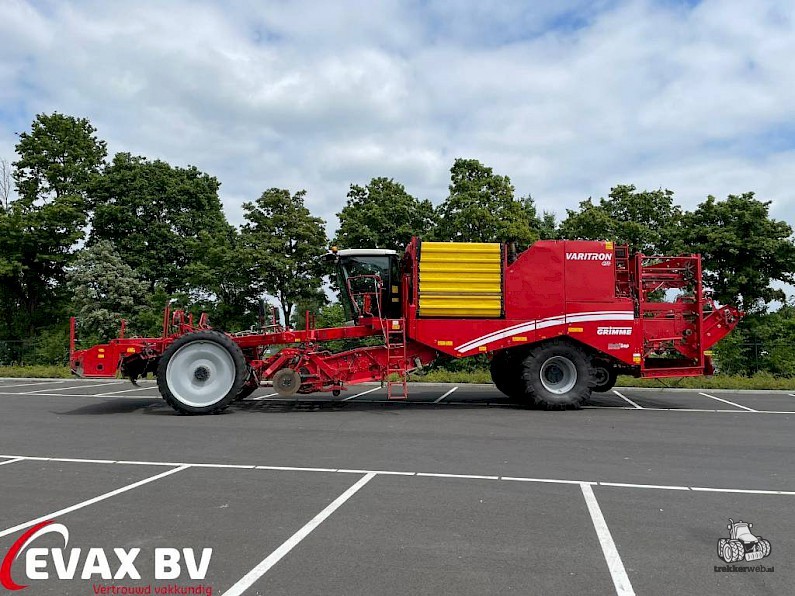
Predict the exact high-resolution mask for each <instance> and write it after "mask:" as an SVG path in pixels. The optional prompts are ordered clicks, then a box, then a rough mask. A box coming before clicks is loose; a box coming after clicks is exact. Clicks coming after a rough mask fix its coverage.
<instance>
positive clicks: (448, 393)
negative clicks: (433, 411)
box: [433, 387, 458, 404]
mask: <svg viewBox="0 0 795 596" xmlns="http://www.w3.org/2000/svg"><path fill="white" fill-rule="evenodd" d="M456 389H458V387H453V388H452V389H450V391H448V392H447V393H445V394H444V395H443V396H442V397H440V398H439V399H437V400H436V401H434V402H433V403H435V404H438V403H439V402H440V401H442V400H443V399H444V398H445V397H447V396H448V395H450V394H451V393H453V391H455V390H456Z"/></svg>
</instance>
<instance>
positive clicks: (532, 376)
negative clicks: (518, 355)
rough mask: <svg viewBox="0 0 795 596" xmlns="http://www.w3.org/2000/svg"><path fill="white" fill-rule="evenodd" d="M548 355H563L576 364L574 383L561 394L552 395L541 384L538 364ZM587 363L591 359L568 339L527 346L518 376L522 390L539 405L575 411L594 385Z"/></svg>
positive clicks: (550, 408) (588, 396)
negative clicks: (571, 387) (527, 351)
mask: <svg viewBox="0 0 795 596" xmlns="http://www.w3.org/2000/svg"><path fill="white" fill-rule="evenodd" d="M552 356H565V357H567V358H569V359H570V360H572V362H574V364H575V366H576V367H577V377H578V378H577V383H576V385H575V386H574V388H573V389H572V390H571V391H569V392H568V393H567V394H566V395H565V396H556V395H552V394H550V393H549V392H548V391H547V390H546V389H544V386H543V385H542V384H541V379H540V377H539V372H540V370H541V366H542V365H543V363H544V362H545V361H546V360H547V359H548V358H551V357H552ZM590 363H591V358H590V356H589V354H588V353H587V352H586V351H585V349H583V348H581V347H580V346H579V345H577V344H576V343H574V342H572V341H570V340H568V339H565V338H556V339H550V340H547V341H545V342H543V343H540V344H537V345H535V346H533V347H532V348H531V349H530V352H529V353H528V355H527V357H526V358H525V359H524V361H523V366H524V371H523V374H522V377H523V378H524V380H525V383H526V385H527V389H526V393H527V394H528V395H529V396H531V397H532V399H533V401H534V402H535V405H536V407H539V408H544V409H547V410H559V409H566V408H572V409H576V410H578V409H580V408H581V407H582V405H583V404H584V403H585V402H586V401H587V400H588V398H590V397H591V390H592V389H593V387H594V386H595V385H596V380H595V379H594V376H593V374H592V371H591V364H590Z"/></svg>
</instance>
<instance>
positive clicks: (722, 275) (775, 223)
mask: <svg viewBox="0 0 795 596" xmlns="http://www.w3.org/2000/svg"><path fill="white" fill-rule="evenodd" d="M769 207H770V202H769V201H768V202H762V201H759V200H758V199H755V198H754V193H752V192H748V193H745V194H742V195H729V196H728V198H727V199H726V200H724V201H718V200H717V199H715V197H713V196H709V197H707V200H706V201H704V202H703V203H701V204H700V205H699V206H698V207H697V208H696V210H695V211H693V212H692V213H688V214H687V215H686V216H685V218H684V221H683V224H684V225H683V227H682V236H683V239H684V242H685V245H686V246H687V247H688V250H689V251H692V252H697V253H701V255H702V257H703V269H704V274H703V278H704V282H705V284H706V285H707V286H708V287H710V288H712V290H713V291H714V294H715V298H716V299H717V300H718V301H719V302H721V303H723V304H736V305H737V306H739V307H740V308H742V309H743V310H745V311H748V312H763V311H764V310H765V309H766V308H767V303H769V302H770V301H773V300H778V301H782V302H783V301H784V300H785V294H784V292H783V291H782V290H780V289H776V288H773V287H772V286H771V282H773V281H779V282H784V283H793V282H795V276H793V272H795V244H793V241H792V228H791V227H790V226H789V225H788V224H787V223H785V222H783V221H779V220H775V219H773V218H771V217H770V213H769Z"/></svg>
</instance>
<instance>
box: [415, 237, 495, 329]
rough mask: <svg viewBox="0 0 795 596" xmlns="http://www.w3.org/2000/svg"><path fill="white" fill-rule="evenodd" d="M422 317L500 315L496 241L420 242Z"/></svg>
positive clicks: (420, 311)
mask: <svg viewBox="0 0 795 596" xmlns="http://www.w3.org/2000/svg"><path fill="white" fill-rule="evenodd" d="M419 286H420V287H419V297H420V310H419V315H420V316H421V317H448V318H449V317H466V318H471V317H478V318H498V317H500V316H502V247H501V245H500V244H499V243H496V242H493V243H481V242H423V243H422V245H421V247H420V283H419Z"/></svg>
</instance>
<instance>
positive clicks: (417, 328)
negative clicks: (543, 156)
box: [70, 238, 742, 395]
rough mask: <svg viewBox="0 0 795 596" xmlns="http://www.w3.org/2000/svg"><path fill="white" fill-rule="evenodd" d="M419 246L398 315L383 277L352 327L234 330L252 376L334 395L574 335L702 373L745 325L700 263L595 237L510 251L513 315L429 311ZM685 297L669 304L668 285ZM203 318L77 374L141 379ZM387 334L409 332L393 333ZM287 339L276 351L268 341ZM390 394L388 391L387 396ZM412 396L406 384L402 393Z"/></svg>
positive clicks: (166, 323) (668, 367) (107, 348)
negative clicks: (713, 296)
mask: <svg viewBox="0 0 795 596" xmlns="http://www.w3.org/2000/svg"><path fill="white" fill-rule="evenodd" d="M420 255H421V242H420V241H419V240H418V239H416V238H415V239H413V240H412V241H411V243H410V244H409V246H408V247H407V249H406V252H405V254H404V257H403V261H402V264H401V285H400V296H401V300H402V313H403V316H402V317H401V318H380V316H379V313H381V312H382V311H381V306H382V302H383V296H382V290H383V288H382V287H381V281H380V278H379V277H378V276H369V275H368V276H359V277H361V278H372V279H373V291H363V292H361V291H360V292H354V291H353V288H352V286H351V283H350V282H351V280H353V279H355V278H351V279H349V280H348V282H347V284H346V286H347V287H346V288H345V289H344V291H346V292H347V293H348V295H349V297H350V299H351V301H352V302H353V304H354V305H355V306H354V308H355V309H356V310H358V312H357V313H356V315H357V320H356V324H355V325H353V326H346V327H334V328H323V329H317V328H315V327H314V318H313V316H312V315H310V313H307V314H306V318H305V329H302V330H293V329H283V328H281V327H280V326H278V325H276V324H274V325H271V326H269V328H268V329H265V330H263V331H262V332H253V333H252V332H245V333H240V334H232V335H230V337H231V338H232V339H233V340H234V342H235V343H236V344H237V345H238V346H239V347H240V348H241V350H242V351H243V353H244V355H245V357H246V360H247V363H248V366H249V368H250V370H251V372H252V377H253V378H254V379H256V382H257V383H261V382H263V381H267V380H268V379H270V378H271V377H272V376H273V375H274V374H275V373H276V372H277V371H278V370H280V369H282V368H285V367H289V368H291V369H293V370H296V371H298V372H299V374H300V375H301V383H302V384H301V389H300V391H301V392H304V393H310V392H315V391H336V390H339V389H342V388H344V387H345V386H347V385H352V384H355V383H360V382H363V381H370V380H382V381H383V380H389V379H390V375H397V376H398V378H399V380H400V382H403V381H404V380H405V375H406V373H407V372H409V371H411V370H414V369H415V368H417V367H420V366H425V365H427V364H429V363H430V362H432V361H433V360H434V359H435V358H436V357H437V356H438V354H439V353H444V354H448V355H450V356H453V357H458V358H460V357H466V356H472V355H475V354H482V353H486V354H490V353H493V352H495V351H497V350H503V349H511V348H520V347H523V346H527V345H531V344H533V343H536V342H539V341H543V340H545V339H549V338H552V337H559V336H568V337H570V338H571V339H572V340H573V341H576V342H579V343H581V344H584V345H585V346H588V347H589V348H590V349H591V350H592V353H593V354H594V357H595V358H602V359H607V360H609V361H610V362H612V363H613V364H614V365H615V366H617V367H619V368H621V369H622V370H624V371H625V372H628V373H629V374H634V375H636V376H645V377H670V376H693V375H701V374H705V373H710V372H711V362H710V358H709V356H708V355H707V353H706V352H707V351H708V350H709V348H710V347H711V346H713V345H714V344H715V343H716V342H717V341H719V340H720V339H721V338H723V337H724V336H725V335H726V334H727V333H728V332H729V331H730V330H731V329H733V328H734V327H735V326H736V325H737V322H738V321H739V319H740V317H741V316H742V313H740V312H738V311H737V310H736V309H734V308H732V307H729V306H723V307H717V306H716V305H715V304H714V303H713V302H712V301H711V300H710V299H709V298H708V297H705V296H704V293H703V287H702V282H701V258H700V256H698V255H683V256H676V257H658V256H646V255H641V254H636V255H631V256H630V255H629V253H628V249H627V247H626V246H615V245H614V244H613V243H612V242H597V241H568V240H560V241H541V242H537V243H535V244H534V245H533V246H532V247H530V249H528V250H527V251H525V252H523V253H521V254H520V255H518V256H517V257H516V259H515V260H512V262H508V251H506V250H503V251H502V255H503V257H502V258H503V263H502V271H503V305H504V309H503V310H504V314H503V316H502V317H500V318H491V319H478V318H468V319H461V318H457V319H452V318H422V317H420V316H419V315H418V305H419V285H420V284H419V258H420ZM672 290H674V291H676V292H678V293H679V295H678V297H677V299H676V300H674V301H668V302H666V301H661V296H662V295H663V294H665V293H666V292H670V291H672ZM209 328H210V327H209V324H208V322H207V318H206V316H205V315H202V316H201V318H200V319H199V322H198V323H197V324H194V321H193V316H192V315H188V314H186V313H185V312H184V311H182V310H176V311H173V312H172V310H171V306H170V304H168V305H167V306H166V309H165V312H164V316H163V331H162V334H161V337H159V338H125V337H124V332H123V331H122V334H121V336H120V337H119V338H118V339H114V340H111V341H110V342H108V343H107V344H102V345H98V346H93V347H91V348H89V349H87V350H75V349H74V322H72V325H71V331H70V351H71V366H72V370H73V371H74V372H75V373H76V374H79V375H81V376H88V377H113V376H116V375H117V374H118V373H119V372H121V373H123V374H125V375H127V376H131V377H132V378H135V376H138V375H140V374H144V373H146V372H152V371H154V370H155V369H156V365H157V362H158V359H159V357H160V355H161V354H162V353H163V351H164V350H165V349H166V348H167V347H168V346H169V345H170V344H171V343H172V342H173V341H174V340H175V339H176V338H178V337H180V336H182V335H184V334H186V333H191V332H193V331H198V330H203V329H209ZM390 330H392V331H395V332H400V337H399V338H398V336H397V334H395V335H394V337H393V338H392V339H391V340H390V337H389V336H390ZM373 336H381V337H383V345H375V346H367V347H357V348H354V349H351V350H347V351H344V352H341V353H331V352H329V351H328V350H325V349H324V348H323V346H322V344H323V343H324V342H328V341H332V340H341V339H361V338H366V337H373ZM275 345H289V347H284V348H282V349H281V350H280V351H278V352H277V353H274V354H268V353H267V348H268V347H270V346H275ZM390 394H391V393H390ZM403 394H404V395H405V389H404V391H403Z"/></svg>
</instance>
